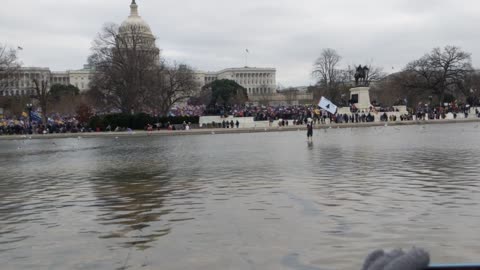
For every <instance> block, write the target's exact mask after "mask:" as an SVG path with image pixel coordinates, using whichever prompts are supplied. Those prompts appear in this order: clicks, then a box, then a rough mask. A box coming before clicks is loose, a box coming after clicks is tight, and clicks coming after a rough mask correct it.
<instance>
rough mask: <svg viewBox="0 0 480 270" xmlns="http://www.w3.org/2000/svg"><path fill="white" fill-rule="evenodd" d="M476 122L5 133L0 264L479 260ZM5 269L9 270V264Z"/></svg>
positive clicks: (325, 264)
mask: <svg viewBox="0 0 480 270" xmlns="http://www.w3.org/2000/svg"><path fill="white" fill-rule="evenodd" d="M478 132H479V130H478V129H477V128H476V126H475V125H474V124H472V125H468V124H466V125H441V126H411V127H377V128H364V129H329V130H325V131H322V132H320V131H319V132H316V133H315V135H314V138H313V142H307V138H306V137H305V134H304V133H303V132H284V133H256V134H234V135H204V136H191V137H168V138H163V137H148V138H128V137H126V138H120V139H114V138H99V139H82V138H74V139H58V140H28V139H26V140H18V141H0V149H1V150H0V164H2V174H1V175H0V262H2V269H160V268H161V269H312V270H313V269H358V268H359V265H360V263H361V261H362V259H363V258H364V257H365V255H366V254H367V253H368V252H369V251H370V250H372V249H375V248H389V247H410V246H411V245H417V246H422V247H425V248H427V249H429V250H430V251H431V252H432V255H433V256H432V257H433V260H434V261H435V262H469V261H475V260H476V256H477V254H478V252H480V248H479V247H478V245H477V243H478V241H479V240H480V239H478V237H477V227H478V225H477V224H478V223H479V221H480V214H479V212H478V209H480V208H479V199H480V195H478V194H480V193H479V192H480V184H479V182H478V179H480V171H479V169H478V164H479V162H480V157H479V155H478V152H479V150H480V145H479V144H478V143H477V137H478ZM5 266H6V268H4V267H5Z"/></svg>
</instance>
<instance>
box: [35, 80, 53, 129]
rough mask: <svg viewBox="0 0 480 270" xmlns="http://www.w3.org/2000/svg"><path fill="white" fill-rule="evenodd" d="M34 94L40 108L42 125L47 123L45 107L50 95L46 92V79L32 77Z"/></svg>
mask: <svg viewBox="0 0 480 270" xmlns="http://www.w3.org/2000/svg"><path fill="white" fill-rule="evenodd" d="M33 84H34V91H35V96H34V98H35V99H37V100H38V104H39V105H40V109H42V122H43V124H44V125H47V124H48V122H47V107H48V100H49V97H50V95H49V94H48V81H47V80H41V81H39V80H38V79H33Z"/></svg>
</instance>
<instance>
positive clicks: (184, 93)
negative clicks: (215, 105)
mask: <svg viewBox="0 0 480 270" xmlns="http://www.w3.org/2000/svg"><path fill="white" fill-rule="evenodd" d="M148 80H149V85H148V88H149V90H148V91H147V96H148V99H147V101H146V103H147V104H148V106H149V107H150V108H151V109H153V110H155V111H157V112H158V113H159V114H160V115H162V116H166V115H167V114H168V112H169V111H170V109H171V108H172V106H173V105H174V104H176V103H179V102H183V101H186V100H188V99H189V98H190V97H192V96H193V95H194V94H196V93H197V91H198V90H199V85H198V83H197V82H196V81H195V78H194V75H193V71H192V69H191V68H189V67H188V66H186V65H177V64H173V65H172V66H166V65H161V66H158V67H156V68H155V69H154V70H153V72H152V74H151V76H150V77H149V78H148Z"/></svg>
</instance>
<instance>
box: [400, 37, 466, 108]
mask: <svg viewBox="0 0 480 270" xmlns="http://www.w3.org/2000/svg"><path fill="white" fill-rule="evenodd" d="M405 71H407V72H409V73H411V74H414V75H415V76H412V80H411V81H406V82H404V85H405V86H406V87H409V88H415V89H425V90H427V91H429V92H430V94H433V95H436V96H437V97H438V98H439V101H440V102H442V101H443V99H444V96H445V94H447V93H449V94H455V93H457V92H458V91H463V89H464V82H465V79H466V77H467V75H468V74H469V73H471V72H472V71H473V68H472V60H471V54H470V53H467V52H464V51H462V50H461V49H460V48H459V47H455V46H446V47H445V48H443V50H442V49H440V48H434V49H433V50H432V51H431V52H430V53H429V54H426V55H424V56H423V57H422V58H420V59H418V60H415V61H412V62H411V63H409V64H408V65H407V67H406V68H405Z"/></svg>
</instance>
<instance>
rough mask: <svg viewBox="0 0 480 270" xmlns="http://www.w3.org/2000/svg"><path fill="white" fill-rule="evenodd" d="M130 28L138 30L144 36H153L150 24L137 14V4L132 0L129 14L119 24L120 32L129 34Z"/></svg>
mask: <svg viewBox="0 0 480 270" xmlns="http://www.w3.org/2000/svg"><path fill="white" fill-rule="evenodd" d="M132 29H135V30H137V29H138V30H139V31H140V32H141V33H142V34H143V35H144V36H145V37H148V38H154V36H153V34H152V30H151V29H150V26H149V25H148V24H147V23H146V22H145V21H144V20H143V19H142V17H140V16H139V15H138V5H137V3H135V0H132V4H131V5H130V16H128V18H127V19H126V20H125V21H123V23H122V24H121V25H120V28H119V33H120V34H127V35H128V34H129V33H130V32H131V31H132Z"/></svg>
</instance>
